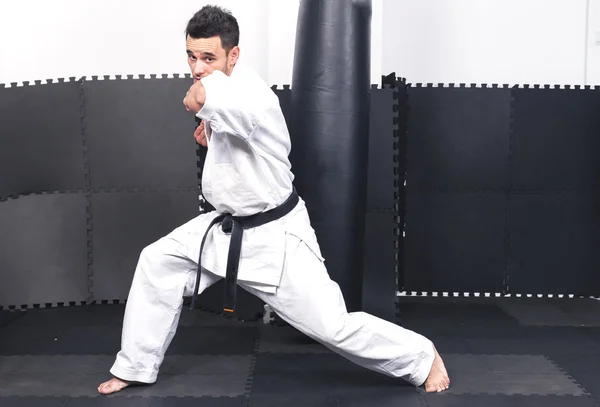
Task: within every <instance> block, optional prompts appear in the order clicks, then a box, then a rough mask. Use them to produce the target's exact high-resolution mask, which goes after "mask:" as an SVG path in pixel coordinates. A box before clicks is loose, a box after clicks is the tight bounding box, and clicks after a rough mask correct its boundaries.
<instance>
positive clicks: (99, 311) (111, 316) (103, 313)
mask: <svg viewBox="0 0 600 407" xmlns="http://www.w3.org/2000/svg"><path fill="white" fill-rule="evenodd" d="M124 313H125V305H124V304H90V305H79V306H72V307H71V306H70V307H55V308H32V309H28V310H25V311H24V312H23V316H22V317H21V318H19V319H18V320H16V321H14V322H13V323H12V325H13V326H31V327H36V328H38V329H47V328H49V327H50V328H58V327H61V328H68V327H72V326H106V325H113V326H114V325H116V326H121V325H122V324H123V314H124Z"/></svg>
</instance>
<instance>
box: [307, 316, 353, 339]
mask: <svg viewBox="0 0 600 407" xmlns="http://www.w3.org/2000/svg"><path fill="white" fill-rule="evenodd" d="M316 320H318V323H315V324H312V326H311V330H312V332H313V334H314V335H315V336H316V337H317V339H318V340H319V341H321V342H325V343H328V344H336V345H340V344H342V343H344V342H345V341H346V340H347V339H348V336H349V335H348V330H347V329H346V327H347V314H346V315H340V316H339V317H337V318H324V319H318V318H317V319H316Z"/></svg>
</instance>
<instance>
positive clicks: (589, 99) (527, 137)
mask: <svg viewBox="0 0 600 407" xmlns="http://www.w3.org/2000/svg"><path fill="white" fill-rule="evenodd" d="M512 94H513V97H514V101H513V105H514V124H513V133H514V134H513V138H512V185H511V187H512V189H514V190H516V191H532V190H533V191H598V190H599V189H600V160H599V159H598V157H600V114H598V112H600V91H598V90H591V89H544V88H529V87H528V88H515V89H513V90H512ZM599 226H600V225H599Z"/></svg>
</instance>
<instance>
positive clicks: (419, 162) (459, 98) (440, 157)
mask: <svg viewBox="0 0 600 407" xmlns="http://www.w3.org/2000/svg"><path fill="white" fill-rule="evenodd" d="M510 98H511V93H510V89H509V88H492V87H490V88H476V87H442V86H440V87H422V86H410V87H409V88H408V115H407V121H408V124H407V127H408V141H407V157H406V166H407V168H406V177H407V179H406V184H407V187H408V189H409V190H414V189H419V190H422V189H430V190H444V191H477V190H493V191H498V190H505V189H506V188H507V187H508V182H509V180H508V165H509V137H508V134H509V131H510V125H511V110H510V107H511V105H510Z"/></svg>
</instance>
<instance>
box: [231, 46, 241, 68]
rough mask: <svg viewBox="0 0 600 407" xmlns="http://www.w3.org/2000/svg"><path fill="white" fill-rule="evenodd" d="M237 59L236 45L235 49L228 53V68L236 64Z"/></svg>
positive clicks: (238, 48) (238, 50)
mask: <svg viewBox="0 0 600 407" xmlns="http://www.w3.org/2000/svg"><path fill="white" fill-rule="evenodd" d="M239 57H240V47H239V46H237V45H236V46H235V47H233V48H231V51H229V61H228V64H229V66H230V67H233V66H234V65H235V64H236V63H237V61H238V58H239Z"/></svg>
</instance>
